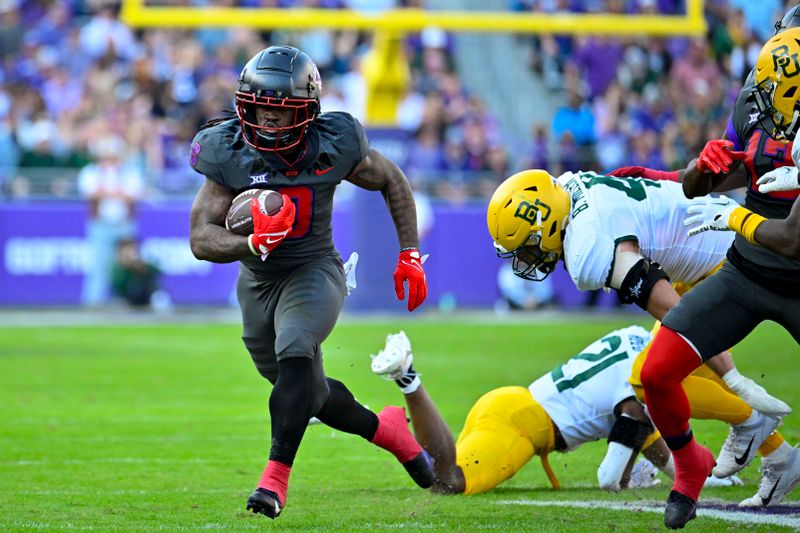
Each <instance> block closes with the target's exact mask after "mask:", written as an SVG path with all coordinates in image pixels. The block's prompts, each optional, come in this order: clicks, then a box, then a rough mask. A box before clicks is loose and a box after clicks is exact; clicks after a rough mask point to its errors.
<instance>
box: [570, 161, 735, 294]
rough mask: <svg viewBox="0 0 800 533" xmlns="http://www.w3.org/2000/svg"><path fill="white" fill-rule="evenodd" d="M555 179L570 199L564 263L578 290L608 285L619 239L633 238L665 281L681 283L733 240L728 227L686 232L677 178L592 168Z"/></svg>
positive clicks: (713, 262)
mask: <svg viewBox="0 0 800 533" xmlns="http://www.w3.org/2000/svg"><path fill="white" fill-rule="evenodd" d="M557 181H558V183H559V184H560V185H561V186H562V187H564V188H565V189H566V190H567V192H568V193H569V195H570V198H571V200H572V209H571V211H570V214H569V224H568V225H567V230H566V234H565V236H564V264H565V265H566V268H567V271H568V272H569V275H570V277H571V278H572V281H573V282H574V283H575V286H576V287H578V289H579V290H582V291H584V290H594V289H600V288H603V287H607V286H608V284H609V282H610V277H611V269H612V266H613V263H614V250H615V248H616V245H617V244H618V243H619V242H621V241H625V240H634V241H637V242H638V244H639V248H640V250H641V254H642V255H643V256H645V257H647V258H648V259H650V260H651V261H655V262H656V263H658V264H660V265H661V268H662V269H663V270H664V272H666V273H667V275H668V276H669V279H670V281H673V282H676V281H680V282H684V283H694V282H696V281H697V280H699V279H700V278H702V277H703V276H704V275H706V274H707V273H708V272H709V270H711V269H712V268H713V267H715V266H717V265H718V264H719V263H720V262H721V261H722V260H723V259H725V254H726V252H727V250H728V248H729V247H730V245H731V243H733V239H734V237H735V233H734V232H732V231H705V232H703V233H701V234H699V235H695V236H694V237H689V236H688V235H687V227H686V226H684V224H683V221H684V219H685V218H686V209H687V208H688V207H689V205H690V200H688V199H687V198H686V197H685V196H684V195H683V190H682V186H681V184H679V183H675V182H671V181H653V180H648V179H644V178H615V177H612V176H602V175H599V174H595V173H594V172H579V173H573V172H567V173H566V174H563V175H562V176H560V177H559V178H558V180H557Z"/></svg>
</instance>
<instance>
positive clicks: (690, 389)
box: [682, 374, 753, 424]
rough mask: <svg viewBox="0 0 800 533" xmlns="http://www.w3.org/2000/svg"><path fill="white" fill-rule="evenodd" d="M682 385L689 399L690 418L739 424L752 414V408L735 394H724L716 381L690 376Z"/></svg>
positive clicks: (723, 390)
mask: <svg viewBox="0 0 800 533" xmlns="http://www.w3.org/2000/svg"><path fill="white" fill-rule="evenodd" d="M682 385H683V390H684V391H686V396H688V397H689V406H690V407H691V409H692V418H699V419H701V420H721V421H723V422H727V423H728V424H741V423H742V422H744V421H745V420H747V418H748V417H749V416H750V415H751V414H752V412H753V408H752V407H750V406H749V405H747V404H746V403H744V401H742V399H741V398H739V397H738V396H736V395H735V394H731V393H729V392H726V391H725V389H723V388H722V387H721V386H720V385H719V384H718V383H717V381H716V380H713V379H706V378H701V377H697V376H695V375H694V374H691V375H689V377H687V378H686V379H684V380H683V383H682Z"/></svg>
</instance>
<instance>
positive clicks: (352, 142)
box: [314, 111, 369, 167]
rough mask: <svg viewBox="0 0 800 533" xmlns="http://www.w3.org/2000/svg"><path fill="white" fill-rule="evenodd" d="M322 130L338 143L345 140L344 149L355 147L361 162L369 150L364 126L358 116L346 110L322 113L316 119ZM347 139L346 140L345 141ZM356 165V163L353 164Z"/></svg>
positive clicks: (358, 159)
mask: <svg viewBox="0 0 800 533" xmlns="http://www.w3.org/2000/svg"><path fill="white" fill-rule="evenodd" d="M314 122H315V123H316V125H317V127H318V128H319V129H320V132H321V133H323V134H327V135H328V136H331V137H332V138H334V139H335V140H336V143H337V144H338V143H339V142H342V141H344V146H343V148H344V150H342V151H348V150H349V149H355V152H356V156H357V157H356V159H357V160H356V161H355V163H356V164H358V163H360V162H361V161H362V160H363V159H364V158H365V157H367V153H368V152H369V141H368V140H367V134H366V133H365V132H364V127H363V126H362V125H361V123H360V122H359V121H358V119H357V118H356V117H354V116H353V115H351V114H350V113H345V112H344V111H330V112H327V113H322V114H321V115H320V116H319V117H317V119H316V120H315V121H314ZM345 139H346V141H345ZM353 166H354V167H355V165H353Z"/></svg>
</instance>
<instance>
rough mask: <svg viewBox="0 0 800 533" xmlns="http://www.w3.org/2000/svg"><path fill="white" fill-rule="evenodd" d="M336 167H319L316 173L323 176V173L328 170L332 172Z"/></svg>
mask: <svg viewBox="0 0 800 533" xmlns="http://www.w3.org/2000/svg"><path fill="white" fill-rule="evenodd" d="M334 168H336V167H328V168H326V169H317V170H315V171H314V174H316V175H317V176H322V175H323V174H325V173H326V172H330V171H331V170H333V169H334Z"/></svg>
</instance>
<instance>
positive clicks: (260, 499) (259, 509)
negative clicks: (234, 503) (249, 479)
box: [247, 487, 283, 519]
mask: <svg viewBox="0 0 800 533" xmlns="http://www.w3.org/2000/svg"><path fill="white" fill-rule="evenodd" d="M251 509H252V510H253V513H261V514H263V515H266V516H268V517H270V518H272V519H275V518H278V516H280V514H281V511H283V506H282V505H281V501H280V499H278V495H277V494H275V493H274V492H272V491H271V490H267V489H262V488H261V487H259V488H257V489H256V490H254V491H253V494H251V495H250V497H249V498H247V510H248V511H249V510H251Z"/></svg>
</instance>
